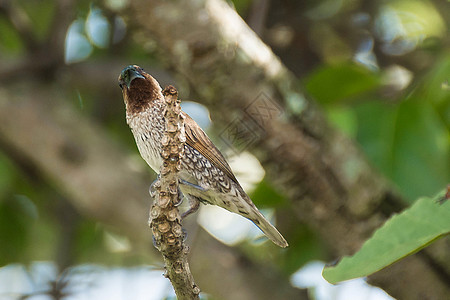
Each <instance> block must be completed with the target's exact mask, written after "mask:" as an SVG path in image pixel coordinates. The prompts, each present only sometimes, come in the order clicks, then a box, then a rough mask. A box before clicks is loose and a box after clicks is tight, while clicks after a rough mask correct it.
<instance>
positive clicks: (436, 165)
mask: <svg viewBox="0 0 450 300" xmlns="http://www.w3.org/2000/svg"><path fill="white" fill-rule="evenodd" d="M355 111H356V115H357V118H358V134H357V140H358V142H359V143H360V144H361V145H362V147H363V149H364V151H365V153H366V154H367V156H368V157H369V158H370V159H371V161H372V162H373V163H374V164H375V165H376V166H377V167H378V168H379V169H380V170H381V171H382V172H383V173H384V174H385V175H386V176H388V177H389V178H390V179H391V180H392V181H393V182H395V183H396V184H397V185H398V186H399V188H400V190H401V192H402V193H403V194H404V195H405V196H406V197H407V199H409V200H410V201H412V200H414V199H417V198H418V197H421V196H424V195H430V194H431V193H433V192H434V191H436V190H438V189H440V188H441V187H442V186H444V185H446V184H447V183H448V182H449V180H450V173H449V172H448V162H449V159H450V156H449V150H450V143H449V140H450V139H449V133H448V130H447V129H446V128H445V125H444V124H443V122H442V120H441V119H440V117H439V116H438V115H437V114H436V111H435V110H434V109H433V107H432V105H431V104H430V102H429V101H426V100H425V99H418V98H416V99H407V100H404V101H403V102H402V103H400V104H399V105H388V104H384V103H380V102H378V101H373V102H366V103H363V104H361V105H359V106H358V107H357V108H356V110H355Z"/></svg>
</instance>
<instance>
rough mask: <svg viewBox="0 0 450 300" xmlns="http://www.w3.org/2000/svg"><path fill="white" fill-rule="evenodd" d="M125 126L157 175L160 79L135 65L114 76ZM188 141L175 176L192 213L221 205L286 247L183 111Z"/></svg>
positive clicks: (161, 122)
mask: <svg viewBox="0 0 450 300" xmlns="http://www.w3.org/2000/svg"><path fill="white" fill-rule="evenodd" d="M118 83H119V87H120V88H121V90H122V96H123V100H124V102H125V110H126V122H127V124H128V125H129V127H130V129H131V132H132V133H133V136H134V139H135V141H136V145H137V148H138V150H139V153H140V155H141V156H142V158H143V159H144V160H145V161H146V162H147V164H148V165H149V166H150V167H151V168H152V169H153V170H154V171H155V172H156V173H157V174H158V173H159V171H160V167H161V165H162V162H163V161H162V157H161V154H160V153H161V149H162V145H161V139H162V137H163V135H164V132H165V118H164V116H163V113H164V109H165V105H166V104H165V102H164V96H163V94H162V89H161V86H160V84H159V83H158V81H156V79H155V78H153V77H152V76H151V75H150V74H148V73H146V72H145V71H144V69H142V68H141V67H139V66H137V65H129V66H127V67H125V68H124V69H123V70H122V72H121V73H120V75H119V78H118ZM181 113H182V114H183V116H184V121H185V123H184V126H185V135H186V142H185V145H184V155H183V157H182V161H181V170H180V171H179V173H178V176H179V179H180V180H179V182H180V185H179V187H180V190H181V192H182V193H183V195H184V196H185V197H186V198H187V199H188V200H189V204H190V208H189V209H188V210H187V211H186V212H185V213H184V214H183V216H182V217H183V218H184V217H186V216H187V215H188V214H190V213H192V212H195V211H196V210H197V209H198V207H199V205H200V203H203V204H211V205H217V206H219V207H222V208H224V209H226V210H228V211H230V212H233V213H236V214H239V215H241V216H243V217H245V218H247V219H249V220H250V221H252V222H253V223H254V224H255V225H256V226H257V227H259V228H260V229H261V231H262V232H263V233H264V234H265V235H266V236H267V237H268V238H269V239H270V240H271V241H272V242H273V243H274V244H276V245H278V246H280V247H283V248H285V247H287V246H288V243H287V242H286V240H285V239H284V237H283V236H282V235H281V234H280V232H279V231H278V230H277V229H276V228H275V227H274V226H273V225H272V224H271V223H270V222H269V221H268V220H267V219H266V218H265V217H264V215H263V214H262V213H261V212H260V211H259V210H258V208H257V207H256V206H255V204H254V203H253V202H252V200H251V199H250V197H249V196H248V195H247V194H246V193H245V191H244V189H243V188H242V187H241V185H240V184H239V182H238V180H237V179H236V176H235V175H234V173H233V171H232V170H231V168H230V166H229V165H228V163H227V161H226V160H225V158H224V156H223V155H222V153H221V152H220V151H219V150H218V149H217V147H216V146H215V145H214V144H213V142H212V141H211V140H210V138H209V137H208V136H207V135H206V133H205V132H204V131H203V130H202V129H201V128H200V126H199V125H198V124H197V123H196V122H195V121H194V120H193V119H192V118H191V117H190V116H189V115H188V114H186V113H185V112H183V111H182V112H181Z"/></svg>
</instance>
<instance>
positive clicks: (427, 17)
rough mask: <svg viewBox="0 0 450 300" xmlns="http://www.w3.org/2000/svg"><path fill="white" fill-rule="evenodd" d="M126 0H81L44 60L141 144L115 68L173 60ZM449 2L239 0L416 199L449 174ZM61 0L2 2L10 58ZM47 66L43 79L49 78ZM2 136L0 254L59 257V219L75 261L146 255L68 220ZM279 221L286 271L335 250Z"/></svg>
mask: <svg viewBox="0 0 450 300" xmlns="http://www.w3.org/2000/svg"><path fill="white" fill-rule="evenodd" d="M69 2H70V1H69ZM122 2H123V3H126V1H105V2H104V3H97V2H95V3H94V4H93V3H92V2H91V1H87V0H86V1H74V3H73V7H72V10H73V11H71V14H69V15H70V18H71V19H70V20H68V22H67V23H68V24H69V25H68V26H67V28H61V29H60V30H63V31H64V32H66V33H67V35H66V40H65V46H66V52H65V58H66V64H64V65H58V66H57V68H56V69H52V68H50V67H49V68H48V70H47V69H45V72H49V73H50V74H47V73H45V75H46V76H49V77H51V78H52V79H54V80H55V81H56V82H57V83H58V88H59V89H61V90H65V91H66V92H67V94H69V95H72V97H71V98H70V99H68V100H69V101H70V102H72V103H73V104H74V107H76V108H77V109H78V110H80V112H81V113H83V114H85V115H87V116H90V117H92V119H94V120H95V121H96V123H97V124H99V125H100V126H103V127H104V128H105V129H106V130H107V131H108V132H109V133H110V134H111V136H112V137H113V138H114V139H115V140H116V141H117V142H118V143H120V144H122V145H123V146H124V148H126V149H129V150H130V151H134V152H133V153H136V152H135V151H136V146H135V143H134V140H133V139H132V136H131V133H130V132H129V130H128V128H127V126H126V124H125V119H124V109H123V103H122V99H121V96H120V92H119V90H118V88H117V85H116V82H115V80H116V77H117V74H118V73H119V71H120V68H121V67H123V66H126V65H128V64H130V63H139V64H140V65H142V66H144V67H145V68H155V69H158V67H160V66H164V67H165V68H166V69H167V66H166V64H167V62H165V61H161V60H160V59H158V58H157V56H155V55H154V52H155V51H156V47H157V45H155V44H154V42H153V41H148V43H146V44H145V45H138V44H136V43H135V42H134V40H133V38H132V33H133V30H135V28H130V27H128V24H127V22H126V20H124V19H122V17H121V16H120V15H118V14H116V13H115V12H114V10H112V9H111V7H113V6H115V5H119V6H120V5H121V4H120V3H122ZM261 2H263V1H261ZM364 2H367V3H364ZM444 2H445V3H442V1H438V0H434V1H402V0H398V1H377V2H371V3H369V2H368V1H358V0H357V1H325V0H324V1H296V0H288V1H282V2H276V1H272V2H270V4H269V8H268V9H267V10H265V11H264V10H258V1H250V0H234V1H232V3H233V4H234V6H235V7H236V9H237V11H238V12H239V13H240V14H241V16H242V17H243V18H244V19H245V20H247V21H249V23H250V21H251V20H253V21H254V20H262V24H263V28H262V30H260V34H261V38H262V39H263V40H264V41H265V42H266V43H267V44H268V45H269V46H271V47H272V49H273V50H274V52H275V53H276V54H277V55H279V56H280V58H281V60H282V61H283V63H284V64H285V65H286V66H287V67H288V68H289V69H290V70H292V72H293V73H294V74H295V75H296V76H297V77H298V78H299V82H301V83H302V84H303V86H304V87H305V89H306V91H307V92H308V93H309V94H311V95H312V96H313V97H314V99H315V100H316V101H317V102H318V103H319V105H320V106H321V107H322V108H323V111H325V112H326V115H327V116H328V117H329V120H330V122H331V123H332V124H333V125H335V126H336V127H338V128H339V129H341V130H342V131H343V132H345V133H346V134H348V135H349V136H350V137H352V138H354V139H356V141H357V142H358V143H359V144H360V145H361V148H362V149H363V150H364V152H365V154H366V155H367V157H368V158H369V160H370V162H371V163H372V164H373V165H375V166H376V167H377V168H378V169H379V170H380V171H381V172H382V173H383V174H384V175H386V176H387V177H388V178H389V179H391V180H392V182H393V183H394V184H395V185H397V186H398V188H399V190H400V191H401V193H402V194H403V195H405V196H406V198H407V199H408V200H409V201H411V202H412V201H413V200H414V199H417V198H418V197H420V196H424V195H432V194H434V193H436V192H437V191H438V190H440V189H442V187H444V186H445V185H446V184H447V183H448V182H450V172H449V169H450V168H449V166H450V156H449V153H450V133H449V128H450V87H449V81H450V55H449V50H450V46H449V43H450V41H449V37H448V34H447V35H446V33H448V30H449V24H448V22H450V17H449V11H450V9H449V7H448V3H447V1H444ZM55 3H56V2H55V1H52V0H45V1H37V0H32V1H30V0H18V1H2V2H1V3H0V65H2V67H4V68H5V69H6V68H11V67H14V65H15V64H19V63H20V61H21V60H24V61H25V60H26V59H27V58H29V57H33V56H32V54H33V52H34V51H35V50H36V49H34V48H33V47H31V46H30V44H32V42H33V40H34V41H35V42H36V44H37V45H35V46H36V47H39V45H41V44H42V43H45V41H46V40H48V39H49V38H50V37H49V36H48V35H49V34H50V33H51V32H53V31H57V30H58V28H56V29H55V28H54V27H53V26H54V24H57V22H55V21H56V20H57V19H58V15H55V10H56V8H55V7H56V6H55V5H56V4H55ZM261 11H262V12H261ZM17 16H19V17H17ZM16 18H18V19H16ZM249 19H251V20H249ZM18 22H19V23H18ZM255 23H257V22H255ZM29 37H31V38H32V40H29ZM43 47H44V48H45V44H44V46H43ZM44 50H45V49H44ZM41 51H43V50H42V49H41ZM44 53H45V51H44ZM90 65H92V66H93V67H92V68H94V69H95V68H105V69H107V68H108V67H111V68H112V67H114V68H116V67H117V69H115V70H114V71H113V72H111V73H114V76H113V75H111V76H109V75H110V74H109V73H108V75H107V76H109V77H108V78H107V80H109V81H110V82H111V84H110V85H102V84H98V85H97V84H93V83H92V81H89V80H90V79H92V77H87V79H85V78H84V76H80V73H79V71H78V73H77V67H78V68H81V69H82V70H87V72H90V71H92V72H94V71H93V70H89V68H88V67H89V66H90ZM393 66H394V67H395V66H402V68H403V69H405V70H406V71H405V73H406V74H408V76H409V77H408V76H406V75H405V74H403V75H395V76H393V77H392V76H389V70H390V68H391V67H393ZM83 68H84V69H83ZM2 69H3V68H2ZM31 69H32V68H31ZM30 72H31V71H30ZM51 72H53V73H51ZM0 73H1V69H0ZM105 73H106V72H105ZM41 75H42V74H38V76H36V78H34V79H35V80H40V81H42V76H41ZM77 76H78V77H77ZM164 76H166V77H168V78H172V77H171V76H173V74H168V73H167V72H165V73H164ZM175 77H176V76H175ZM408 78H409V79H408ZM105 86H108V88H107V89H105ZM188 96H189V97H192V95H188ZM194 96H195V94H194ZM218 132H220V130H219V131H218ZM213 139H214V137H213ZM1 146H2V145H1V144H0V151H1V152H0V265H5V264H8V263H12V262H25V263H26V262H28V261H31V260H38V259H39V260H56V257H57V256H58V255H60V253H58V252H59V251H62V250H61V249H64V248H63V247H62V245H61V244H62V243H64V242H65V240H64V239H63V237H62V236H61V230H62V229H63V228H66V226H69V227H70V226H72V227H73V229H72V230H69V229H70V228H69V229H68V230H69V231H68V232H70V234H71V236H70V237H71V239H72V241H71V243H72V245H71V246H72V248H73V253H68V255H70V257H69V258H68V260H69V261H70V262H71V263H73V264H76V263H82V262H94V261H95V262H102V263H105V264H108V263H110V264H112V263H119V264H123V263H134V264H139V263H142V262H143V261H145V258H142V257H141V256H139V254H135V253H133V252H132V251H131V252H128V253H129V256H128V257H125V255H124V254H123V253H120V254H117V253H114V251H113V249H111V248H110V247H108V246H107V243H105V235H107V234H108V232H107V230H106V229H105V228H104V227H103V226H102V225H101V224H98V223H97V222H96V221H95V220H89V219H87V218H86V217H84V216H80V215H76V216H75V217H74V220H73V223H67V222H65V220H64V218H61V217H59V215H60V214H61V211H58V210H57V209H55V208H54V203H55V202H56V201H65V200H64V199H63V198H62V197H61V196H59V195H58V191H55V190H54V188H53V187H52V185H51V183H46V182H43V180H35V179H33V176H35V177H38V178H41V179H42V178H44V177H45V176H44V175H43V174H34V175H32V176H29V175H30V174H24V172H26V171H27V169H26V168H25V169H24V168H23V166H18V165H15V164H13V163H12V162H11V161H10V159H9V158H8V155H9V154H10V151H9V149H5V150H4V151H3V150H2V149H3V148H2V147H1ZM136 165H138V166H139V163H137V164H136ZM149 172H150V171H149ZM149 181H150V179H149ZM252 198H253V199H254V202H255V203H256V204H257V205H258V206H261V207H265V208H269V207H272V208H277V210H278V209H279V210H281V211H282V210H283V209H290V208H289V203H288V202H287V201H286V197H285V196H284V195H283V191H282V189H281V188H279V187H276V188H274V187H271V186H270V184H268V183H267V182H266V181H264V180H263V181H262V182H260V183H259V184H258V186H257V187H256V189H255V191H254V192H253V194H252ZM67 209H68V208H64V205H63V206H62V210H67ZM69 210H73V208H69ZM72 213H73V212H72ZM66 221H67V220H66ZM278 223H280V224H282V226H283V229H285V232H286V233H287V238H288V240H289V243H290V245H291V247H290V248H289V249H287V250H286V251H285V252H283V253H281V254H278V255H279V257H277V259H276V262H277V263H278V264H279V267H280V268H282V269H283V270H284V271H285V272H286V273H292V272H294V271H295V270H297V269H298V268H299V267H300V266H302V264H304V263H305V262H307V261H309V260H311V259H317V258H321V259H324V258H325V257H326V255H327V248H326V246H325V243H324V242H322V241H320V240H319V238H318V237H317V236H316V235H315V233H314V232H313V231H311V230H310V229H309V228H307V227H305V226H303V225H299V224H294V223H293V222H290V220H279V222H278ZM266 246H267V245H266ZM258 247H260V246H258ZM258 247H255V249H254V250H253V252H254V253H255V256H258V255H259V256H258V259H262V260H267V261H269V260H272V258H273V256H272V254H273V252H270V251H269V252H267V253H268V254H261V253H263V252H264V251H259V249H260V248H258ZM263 247H265V246H263ZM250 251H251V250H250ZM258 253H259V254H258ZM127 255H128V254H127ZM265 255H267V256H265Z"/></svg>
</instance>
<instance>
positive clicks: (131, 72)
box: [119, 65, 145, 89]
mask: <svg viewBox="0 0 450 300" xmlns="http://www.w3.org/2000/svg"><path fill="white" fill-rule="evenodd" d="M136 78H142V79H145V77H144V76H143V75H142V74H140V73H139V72H138V70H136V68H135V66H132V65H130V66H128V67H126V68H125V69H123V70H122V72H121V73H120V77H119V85H120V87H123V86H124V85H126V86H127V88H128V89H130V86H131V82H133V80H135V79H136Z"/></svg>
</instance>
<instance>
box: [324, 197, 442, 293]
mask: <svg viewBox="0 0 450 300" xmlns="http://www.w3.org/2000/svg"><path fill="white" fill-rule="evenodd" d="M442 195H443V193H440V195H439V196H436V197H435V198H434V199H431V198H421V199H419V200H417V201H416V202H415V203H414V205H413V206H411V207H410V208H408V209H407V210H405V211H404V212H402V213H401V214H398V215H395V216H393V217H392V218H390V219H389V220H388V221H387V222H386V223H385V224H384V225H383V226H382V227H381V228H379V229H378V230H377V231H376V232H375V234H374V235H373V236H372V237H371V238H370V239H369V240H367V241H366V242H365V243H364V245H363V246H362V247H361V249H360V250H359V251H358V252H357V253H356V254H354V255H353V256H352V257H344V258H343V259H342V260H341V261H340V262H339V264H338V265H336V266H332V267H325V268H324V270H323V272H322V276H323V277H324V278H325V279H326V280H327V281H328V282H330V283H333V284H335V283H337V282H340V281H344V280H349V279H353V278H358V277H363V276H368V275H370V274H372V273H374V272H376V271H379V270H381V269H382V268H385V267H387V266H389V265H390V264H393V263H394V262H396V261H398V260H400V259H402V258H403V257H405V256H408V255H410V254H413V253H415V252H417V251H419V250H420V249H422V248H424V247H426V246H427V245H428V244H430V243H431V242H433V241H435V240H437V239H439V238H441V237H443V236H445V235H447V234H449V233H450V201H448V200H446V201H445V202H444V203H442V202H440V200H441V199H442Z"/></svg>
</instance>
